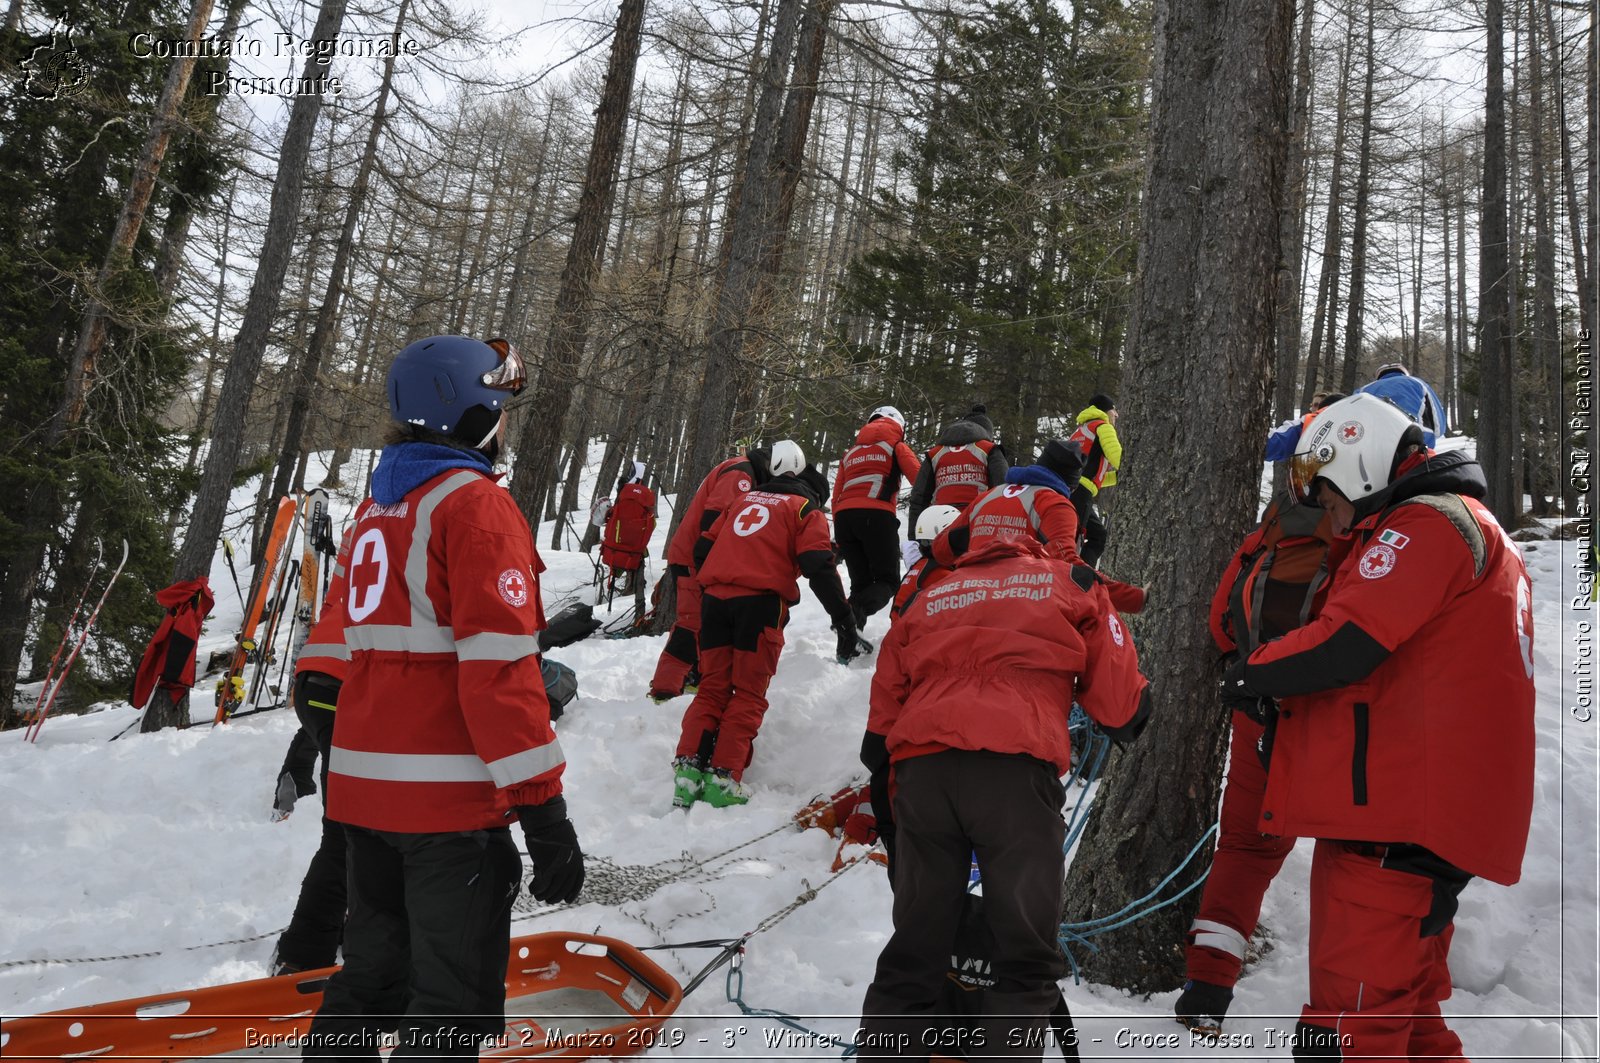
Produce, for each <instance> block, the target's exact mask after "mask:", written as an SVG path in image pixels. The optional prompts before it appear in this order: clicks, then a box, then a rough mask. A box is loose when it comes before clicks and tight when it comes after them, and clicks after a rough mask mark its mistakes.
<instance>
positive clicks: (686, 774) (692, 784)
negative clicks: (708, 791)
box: [672, 757, 706, 808]
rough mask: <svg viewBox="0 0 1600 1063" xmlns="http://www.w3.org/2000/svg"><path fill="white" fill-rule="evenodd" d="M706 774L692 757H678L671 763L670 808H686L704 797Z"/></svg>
mask: <svg viewBox="0 0 1600 1063" xmlns="http://www.w3.org/2000/svg"><path fill="white" fill-rule="evenodd" d="M705 788H706V773H705V772H704V771H702V770H700V766H699V765H698V764H697V763H696V762H695V759H694V758H693V757H679V758H677V759H676V760H674V761H673V762H672V807H673V808H688V807H689V806H690V805H692V804H694V803H695V802H696V801H698V800H700V798H701V797H702V796H704V792H705Z"/></svg>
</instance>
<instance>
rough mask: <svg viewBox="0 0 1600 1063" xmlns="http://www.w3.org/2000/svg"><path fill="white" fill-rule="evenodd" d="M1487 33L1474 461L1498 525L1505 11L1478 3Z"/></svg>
mask: <svg viewBox="0 0 1600 1063" xmlns="http://www.w3.org/2000/svg"><path fill="white" fill-rule="evenodd" d="M1483 10H1484V22H1485V25H1486V29H1487V31H1488V50H1487V53H1486V56H1485V62H1486V64H1487V72H1488V76H1487V83H1488V84H1487V90H1486V92H1485V96H1484V120H1483V200H1482V220H1481V222H1480V224H1479V242H1478V246H1479V260H1478V261H1479V265H1478V380H1479V387H1478V402H1479V411H1480V413H1479V420H1478V460H1479V462H1480V463H1481V464H1482V465H1483V471H1484V475H1485V476H1486V477H1487V478H1488V481H1489V493H1488V496H1487V497H1486V499H1485V503H1486V504H1487V505H1488V507H1489V509H1490V510H1491V511H1493V513H1494V515H1495V518H1496V519H1497V520H1498V521H1499V522H1500V523H1501V524H1502V525H1503V526H1504V527H1506V528H1515V527H1516V526H1517V518H1518V517H1519V516H1520V515H1521V514H1520V511H1521V508H1522V507H1521V505H1520V499H1519V497H1518V492H1517V482H1516V466H1515V447H1516V441H1515V440H1514V439H1513V438H1512V422H1513V416H1514V415H1513V411H1514V410H1515V407H1516V386H1515V381H1514V379H1513V373H1512V358H1511V292H1510V286H1511V262H1510V254H1509V247H1510V235H1509V233H1508V231H1507V224H1508V218H1507V213H1506V100H1505V42H1504V37H1505V15H1504V10H1503V5H1502V0H1485V3H1484V9H1483Z"/></svg>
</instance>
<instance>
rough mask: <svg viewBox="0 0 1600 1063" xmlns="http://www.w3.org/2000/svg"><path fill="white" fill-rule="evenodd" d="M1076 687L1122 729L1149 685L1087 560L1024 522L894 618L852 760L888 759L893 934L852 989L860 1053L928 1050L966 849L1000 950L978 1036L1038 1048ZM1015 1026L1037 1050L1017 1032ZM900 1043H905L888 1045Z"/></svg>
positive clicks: (1062, 964)
mask: <svg viewBox="0 0 1600 1063" xmlns="http://www.w3.org/2000/svg"><path fill="white" fill-rule="evenodd" d="M954 662H959V667H952V665H953V663H954ZM1074 702H1077V703H1079V704H1081V705H1082V706H1083V707H1084V709H1085V711H1087V712H1088V713H1089V715H1090V716H1091V717H1092V718H1094V719H1095V720H1096V721H1097V722H1098V723H1099V724H1100V725H1101V726H1102V727H1103V728H1105V729H1106V730H1107V732H1108V733H1109V734H1110V735H1111V736H1112V738H1113V739H1114V740H1116V741H1119V742H1123V741H1131V740H1132V739H1133V738H1134V737H1136V736H1137V734H1138V732H1139V731H1140V730H1141V729H1142V728H1143V726H1144V724H1145V722H1146V720H1147V718H1148V715H1149V685H1148V683H1147V681H1146V680H1145V678H1144V677H1143V676H1142V675H1140V674H1139V668H1138V658H1137V655H1136V653H1135V650H1134V645H1133V639H1132V637H1131V636H1130V635H1129V634H1128V632H1127V630H1126V629H1125V628H1124V627H1123V626H1122V623H1121V621H1120V620H1119V618H1118V617H1117V614H1116V611H1115V610H1114V609H1113V608H1112V607H1111V602H1110V600H1109V598H1108V597H1107V595H1106V592H1105V589H1104V587H1103V586H1102V585H1101V584H1100V583H1099V582H1098V581H1097V580H1096V579H1095V578H1094V574H1093V573H1092V572H1091V571H1090V570H1089V569H1088V568H1087V567H1085V566H1083V565H1072V564H1069V563H1067V562H1064V561H1061V560H1059V559H1056V558H1054V557H1052V556H1049V555H1048V554H1047V552H1046V547H1045V546H1044V544H1043V543H1041V542H1039V541H1038V540H1037V539H1035V538H1034V537H1033V536H1031V535H993V536H987V537H985V538H984V539H983V540H982V541H981V542H979V543H977V544H975V545H974V546H973V548H972V549H971V550H970V551H968V552H967V553H965V554H964V555H962V556H961V557H960V558H959V559H958V561H957V563H956V566H955V570H954V571H953V572H952V573H950V574H949V575H948V576H946V577H945V578H943V579H942V580H939V581H938V582H937V583H935V584H933V585H932V586H929V587H926V588H925V589H924V590H923V592H922V593H921V594H920V595H918V596H917V598H916V599H915V600H914V601H913V602H912V603H911V604H910V606H909V608H907V609H906V611H905V612H904V613H903V614H902V615H901V616H899V617H897V618H896V619H895V621H894V623H893V624H892V625H891V627H890V628H889V634H888V636H887V637H885V638H884V640H883V643H882V645H881V647H880V650H879V654H878V667H877V671H876V672H875V673H874V675H873V679H872V695H871V708H870V712H869V716H868V721H867V733H866V735H865V736H864V738H863V741H862V760H863V762H864V763H866V764H867V766H868V768H869V769H871V770H873V771H875V772H876V771H880V770H881V769H882V767H883V766H884V765H885V764H892V766H893V772H894V780H895V792H894V796H893V799H892V804H893V808H894V822H895V835H896V843H895V849H896V852H895V860H894V873H893V874H894V878H893V881H894V885H895V890H894V933H893V935H892V936H891V937H890V939H889V941H888V943H887V944H886V945H885V946H884V949H883V952H882V953H881V954H880V955H879V957H878V963H877V970H876V973H875V974H874V977H873V980H872V984H871V986H869V987H868V989H867V992H866V998H865V1000H864V1002H863V1005H862V1013H863V1014H862V1027H863V1029H862V1034H863V1036H862V1038H861V1041H860V1043H861V1044H863V1045H864V1046H866V1047H865V1048H864V1049H863V1053H862V1058H864V1059H877V1058H884V1057H887V1056H895V1055H900V1054H904V1055H911V1056H919V1055H920V1057H921V1058H926V1056H927V1052H928V1046H929V1045H932V1044H938V1043H940V1042H938V1041H937V1040H928V1039H926V1038H928V1037H930V1036H937V1028H938V1025H939V1024H940V1023H946V1022H948V1020H947V1019H945V1018H944V1017H943V1016H941V1015H939V1014H938V1010H939V1002H940V997H941V991H942V989H943V987H944V985H945V983H946V980H947V972H948V970H949V961H950V956H951V953H952V951H953V949H952V946H953V945H954V944H955V941H956V933H957V924H958V920H959V918H960V916H961V912H962V909H963V903H964V900H965V896H966V893H967V886H968V872H969V867H970V861H971V859H972V855H973V854H974V853H976V854H977V861H978V866H979V869H980V871H981V873H982V875H983V885H984V913H985V917H986V919H987V921H988V924H989V927H990V929H991V930H992V932H993V934H994V948H993V951H992V955H993V956H994V958H995V959H994V967H993V970H992V972H988V973H989V974H990V975H991V977H993V979H994V984H993V985H992V986H990V987H989V988H988V989H987V990H986V991H985V994H984V1002H983V1012H984V1015H983V1016H982V1017H981V1018H980V1022H981V1023H982V1026H983V1028H984V1030H985V1033H986V1036H985V1039H984V1042H983V1043H984V1044H986V1045H988V1046H990V1047H987V1048H984V1049H982V1051H984V1052H994V1051H998V1052H1011V1053H1017V1052H1020V1054H1021V1055H1023V1056H1027V1055H1030V1054H1031V1056H1032V1058H1034V1059H1037V1058H1039V1056H1040V1050H1041V1046H1042V1044H1043V1042H1042V1040H1040V1039H1039V1038H1038V1034H1039V1032H1040V1031H1039V1029H1038V1028H1039V1027H1041V1026H1042V1025H1043V1024H1044V1022H1045V1018H1046V1016H1047V1015H1048V1014H1049V1012H1050V1010H1051V1008H1052V1006H1053V1005H1054V1004H1055V1003H1056V1000H1057V997H1058V992H1057V987H1056V980H1057V979H1058V978H1060V977H1061V975H1062V974H1064V973H1065V971H1066V960H1065V959H1064V958H1063V956H1062V953H1061V947H1060V945H1059V943H1058V942H1057V940H1056V937H1057V933H1058V930H1059V926H1060V923H1061V893H1062V886H1063V871H1062V864H1061V846H1062V843H1063V841H1064V839H1065V833H1066V830H1065V825H1064V824H1063V822H1062V818H1061V806H1062V802H1063V800H1064V791H1063V788H1062V784H1061V776H1063V775H1065V774H1067V773H1068V772H1069V771H1070V770H1071V759H1072V743H1071V739H1070V737H1069V735H1068V716H1069V714H1070V713H1071V710H1072V705H1073V703H1074ZM901 1038H904V1041H903V1042H902V1041H900V1039H901ZM1022 1038H1031V1039H1029V1040H1027V1041H1026V1044H1027V1045H1028V1046H1031V1049H1030V1047H1023V1048H1021V1049H1020V1050H1019V1049H1018V1048H1016V1047H1015V1046H1016V1045H1017V1044H1018V1041H1019V1039H1022ZM897 1042H898V1043H904V1044H906V1045H908V1046H910V1047H909V1050H908V1051H906V1052H904V1053H898V1052H893V1051H883V1049H884V1047H885V1046H889V1045H892V1044H895V1043H897ZM1007 1046H1011V1047H1009V1048H1008V1047H1007ZM919 1049H920V1052H919Z"/></svg>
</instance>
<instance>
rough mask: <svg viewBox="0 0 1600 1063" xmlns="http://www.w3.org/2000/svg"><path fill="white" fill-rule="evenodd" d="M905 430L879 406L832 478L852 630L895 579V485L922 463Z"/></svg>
mask: <svg viewBox="0 0 1600 1063" xmlns="http://www.w3.org/2000/svg"><path fill="white" fill-rule="evenodd" d="M905 435H906V419H905V418H904V417H903V416H901V414H900V411H899V410H897V409H895V408H894V407H893V406H879V407H878V408H877V409H876V410H873V411H872V414H871V416H870V417H868V418H867V423H866V424H865V425H863V426H862V427H861V431H859V432H857V433H856V441H855V443H854V444H853V445H851V447H850V449H849V450H847V451H845V452H844V457H843V458H842V459H841V460H840V462H839V472H838V474H837V475H836V476H835V477H834V481H833V538H834V541H835V542H837V543H838V544H839V559H840V560H841V561H843V562H844V565H845V568H846V569H847V570H848V571H849V573H850V608H851V610H852V611H853V612H854V614H855V626H856V627H857V628H858V629H859V628H861V627H862V626H864V625H865V624H866V622H867V617H869V616H871V615H872V614H873V613H876V612H877V611H878V610H879V609H882V608H883V607H884V606H886V605H888V604H889V602H890V600H891V599H893V598H894V591H895V588H896V587H897V586H899V584H900V516H899V514H898V513H896V512H895V506H896V502H897V500H898V499H899V496H900V486H901V484H902V483H905V482H909V481H912V480H915V479H916V478H917V474H918V472H919V471H920V470H921V468H922V463H921V462H920V461H918V460H917V455H916V453H915V452H914V451H912V449H911V448H910V447H908V446H906V443H905ZM857 652H858V647H857V645H856V644H855V643H854V641H852V643H851V644H850V645H848V646H847V645H845V643H844V642H843V641H841V642H840V643H839V658H840V659H841V660H848V659H850V658H851V657H854V656H855V655H856V654H857Z"/></svg>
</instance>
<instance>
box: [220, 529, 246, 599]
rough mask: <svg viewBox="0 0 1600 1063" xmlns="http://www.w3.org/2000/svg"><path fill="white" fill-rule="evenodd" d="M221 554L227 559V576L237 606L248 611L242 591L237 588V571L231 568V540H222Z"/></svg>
mask: <svg viewBox="0 0 1600 1063" xmlns="http://www.w3.org/2000/svg"><path fill="white" fill-rule="evenodd" d="M222 553H223V554H224V555H225V556H226V557H227V559H228V574H229V575H231V576H232V577H233V591H234V593H235V594H237V595H238V596H239V605H240V606H241V607H243V608H246V609H248V608H249V606H248V605H245V601H244V590H243V589H242V588H240V586H239V570H238V569H236V568H234V567H233V540H232V539H223V540H222Z"/></svg>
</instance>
